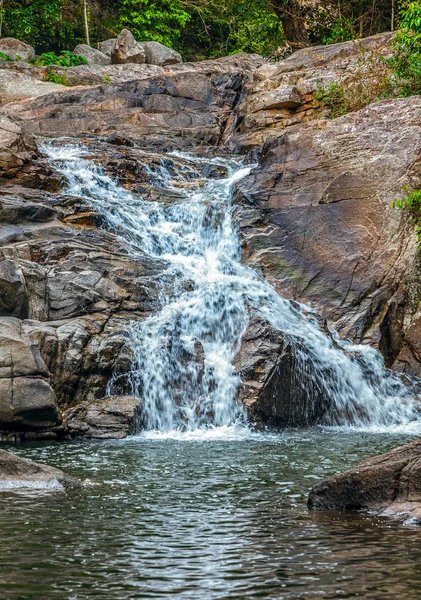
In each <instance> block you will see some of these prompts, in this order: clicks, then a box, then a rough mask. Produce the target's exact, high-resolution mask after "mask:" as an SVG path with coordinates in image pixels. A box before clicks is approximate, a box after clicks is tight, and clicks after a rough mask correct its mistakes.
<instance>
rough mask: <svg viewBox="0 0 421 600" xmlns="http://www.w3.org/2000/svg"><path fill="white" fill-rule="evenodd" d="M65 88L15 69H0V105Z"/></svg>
mask: <svg viewBox="0 0 421 600" xmlns="http://www.w3.org/2000/svg"><path fill="white" fill-rule="evenodd" d="M63 89H66V87H65V86H64V85H60V84H58V83H50V82H47V81H37V80H36V79H34V78H33V77H28V76H27V75H24V74H22V73H17V72H15V71H5V70H2V71H1V76H0V105H1V104H6V103H8V102H18V101H19V100H26V99H27V98H38V97H39V96H44V95H45V94H52V93H54V92H57V91H59V90H63Z"/></svg>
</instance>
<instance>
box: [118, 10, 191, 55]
mask: <svg viewBox="0 0 421 600" xmlns="http://www.w3.org/2000/svg"><path fill="white" fill-rule="evenodd" d="M119 4H120V6H119V8H120V10H119V14H120V19H119V27H120V29H121V28H123V27H127V28H128V29H130V31H131V32H132V33H133V35H134V36H135V38H136V39H138V40H140V41H148V40H154V41H157V42H161V43H162V44H165V45H166V46H171V45H174V44H175V43H176V42H177V41H178V40H179V39H180V37H181V34H182V32H183V31H184V29H185V27H186V26H187V24H188V23H189V21H190V20H191V17H190V15H189V13H188V12H187V11H186V10H185V9H184V7H183V5H184V3H183V2H181V0H159V1H151V0H142V2H141V3H140V2H139V0H120V3H119Z"/></svg>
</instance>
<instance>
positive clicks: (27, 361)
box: [0, 317, 59, 431]
mask: <svg viewBox="0 0 421 600" xmlns="http://www.w3.org/2000/svg"><path fill="white" fill-rule="evenodd" d="M58 421H59V414H58V408H57V403H56V397H55V394H54V391H53V389H52V388H51V386H50V373H49V371H48V369H47V367H46V365H45V363H44V361H43V360H42V358H41V353H40V351H39V347H38V345H37V344H36V343H34V342H33V341H32V340H31V338H30V337H29V336H27V335H26V334H25V331H24V329H23V327H22V322H21V321H19V320H18V319H13V318H9V319H8V318H6V317H3V318H1V319H0V423H1V429H6V430H13V431H20V430H25V429H30V430H45V429H49V428H53V427H54V426H56V425H57V424H58Z"/></svg>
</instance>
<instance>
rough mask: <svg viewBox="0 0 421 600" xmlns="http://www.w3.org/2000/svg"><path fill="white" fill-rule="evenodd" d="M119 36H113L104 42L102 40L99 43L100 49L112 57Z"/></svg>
mask: <svg viewBox="0 0 421 600" xmlns="http://www.w3.org/2000/svg"><path fill="white" fill-rule="evenodd" d="M116 39H117V38H111V39H109V40H105V41H104V42H100V43H99V44H98V50H99V51H100V52H102V54H105V56H108V57H109V58H110V59H111V55H112V53H113V50H114V47H115V43H116Z"/></svg>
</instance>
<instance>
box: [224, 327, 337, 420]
mask: <svg viewBox="0 0 421 600" xmlns="http://www.w3.org/2000/svg"><path fill="white" fill-rule="evenodd" d="M299 350H300V347H299V343H298V342H297V341H295V342H293V341H292V340H291V339H288V338H287V337H285V336H284V335H283V333H282V332H281V331H278V330H276V329H274V328H273V327H271V326H270V325H269V324H268V323H267V322H266V321H264V320H263V319H262V318H260V317H257V316H253V317H252V319H251V320H250V323H249V326H248V328H247V331H246V332H245V334H244V336H243V338H242V340H241V346H240V349H239V352H238V354H237V356H236V357H235V361H234V366H235V369H236V372H237V373H238V375H239V376H240V378H241V382H242V383H241V385H240V387H239V389H238V399H239V400H240V402H242V404H243V405H244V407H245V408H246V411H247V414H248V415H249V418H250V420H251V422H252V423H253V424H254V425H258V426H259V425H261V424H264V425H269V426H272V427H309V426H312V425H316V424H318V423H322V422H323V417H324V416H325V415H327V414H329V416H332V415H331V414H330V409H331V406H332V399H331V398H329V397H327V395H326V393H325V392H323V391H322V390H321V388H320V386H318V385H317V382H316V381H315V380H314V379H313V378H312V377H311V376H310V374H309V373H307V372H306V370H305V369H300V363H299V361H298V356H299Z"/></svg>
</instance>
